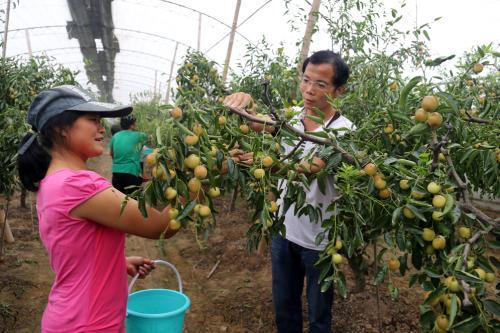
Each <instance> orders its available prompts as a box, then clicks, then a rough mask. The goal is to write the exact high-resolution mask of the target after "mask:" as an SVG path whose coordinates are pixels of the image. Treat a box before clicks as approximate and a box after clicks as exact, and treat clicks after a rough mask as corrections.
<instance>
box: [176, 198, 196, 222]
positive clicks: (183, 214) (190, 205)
mask: <svg viewBox="0 0 500 333" xmlns="http://www.w3.org/2000/svg"><path fill="white" fill-rule="evenodd" d="M197 203H198V202H197V201H196V200H193V201H190V202H189V203H188V204H187V205H186V206H185V207H184V209H183V210H182V212H181V213H180V214H179V216H178V217H177V220H178V221H182V219H184V218H185V217H186V216H188V215H189V213H191V211H192V210H193V208H194V206H196V204H197Z"/></svg>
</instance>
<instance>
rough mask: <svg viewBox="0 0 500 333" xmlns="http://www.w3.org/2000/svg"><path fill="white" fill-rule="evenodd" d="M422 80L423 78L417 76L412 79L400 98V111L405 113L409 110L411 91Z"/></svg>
mask: <svg viewBox="0 0 500 333" xmlns="http://www.w3.org/2000/svg"><path fill="white" fill-rule="evenodd" d="M421 80H422V77H421V76H416V77H414V78H412V79H411V80H410V81H409V82H408V83H407V84H406V86H405V87H404V88H403V89H402V90H401V95H400V96H399V103H398V106H399V111H400V112H403V113H405V111H406V109H407V101H408V95H409V94H410V91H411V90H412V89H413V88H414V87H415V86H416V85H417V84H418V83H419V82H420V81H421Z"/></svg>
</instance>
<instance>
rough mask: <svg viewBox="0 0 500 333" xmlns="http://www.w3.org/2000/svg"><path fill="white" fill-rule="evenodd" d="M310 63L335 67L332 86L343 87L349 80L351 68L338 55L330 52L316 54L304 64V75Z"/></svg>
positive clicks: (324, 51) (323, 51)
mask: <svg viewBox="0 0 500 333" xmlns="http://www.w3.org/2000/svg"><path fill="white" fill-rule="evenodd" d="M309 63H311V64H313V65H321V64H331V65H332V66H333V78H332V84H333V86H334V87H335V88H339V87H342V86H343V85H344V84H346V82H347V79H348V78H349V66H347V64H346V63H345V61H344V59H342V57H341V56H340V55H339V54H338V53H335V52H332V51H330V50H322V51H318V52H314V53H313V54H312V55H310V56H309V57H308V58H307V59H306V60H305V61H304V63H303V64H302V74H304V72H305V71H306V67H307V65H308V64H309Z"/></svg>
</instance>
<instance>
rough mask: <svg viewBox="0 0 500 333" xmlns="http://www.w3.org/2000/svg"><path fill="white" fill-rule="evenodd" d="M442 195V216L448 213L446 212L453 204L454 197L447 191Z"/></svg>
mask: <svg viewBox="0 0 500 333" xmlns="http://www.w3.org/2000/svg"><path fill="white" fill-rule="evenodd" d="M444 196H445V198H446V204H445V205H444V209H443V216H444V215H446V214H448V212H449V211H450V210H451V209H452V208H453V206H454V204H455V199H454V198H453V196H452V195H451V194H449V193H447V194H445V195H444Z"/></svg>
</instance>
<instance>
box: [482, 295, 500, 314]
mask: <svg viewBox="0 0 500 333" xmlns="http://www.w3.org/2000/svg"><path fill="white" fill-rule="evenodd" d="M483 305H484V308H485V309H486V311H488V312H489V313H491V314H492V315H494V316H500V304H498V303H497V302H496V301H494V300H491V299H486V300H484V301H483Z"/></svg>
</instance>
